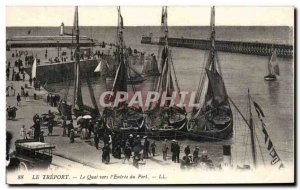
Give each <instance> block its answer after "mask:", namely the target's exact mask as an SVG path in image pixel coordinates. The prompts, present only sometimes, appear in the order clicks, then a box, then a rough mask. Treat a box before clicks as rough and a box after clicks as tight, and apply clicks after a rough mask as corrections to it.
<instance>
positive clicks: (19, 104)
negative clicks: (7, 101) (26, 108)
mask: <svg viewBox="0 0 300 190" xmlns="http://www.w3.org/2000/svg"><path fill="white" fill-rule="evenodd" d="M20 102H21V96H20V94H19V93H18V95H17V106H21V103H20Z"/></svg>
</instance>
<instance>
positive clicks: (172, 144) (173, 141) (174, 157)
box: [171, 140, 176, 162]
mask: <svg viewBox="0 0 300 190" xmlns="http://www.w3.org/2000/svg"><path fill="white" fill-rule="evenodd" d="M175 143H176V141H175V140H172V142H171V152H172V161H173V162H175V160H176V152H175V146H176V145H175Z"/></svg>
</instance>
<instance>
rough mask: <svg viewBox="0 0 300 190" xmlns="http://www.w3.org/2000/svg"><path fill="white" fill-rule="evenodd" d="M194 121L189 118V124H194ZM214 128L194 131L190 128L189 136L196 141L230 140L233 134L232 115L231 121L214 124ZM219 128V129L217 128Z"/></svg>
mask: <svg viewBox="0 0 300 190" xmlns="http://www.w3.org/2000/svg"><path fill="white" fill-rule="evenodd" d="M192 122H193V121H192V120H189V123H188V126H190V125H192V124H191V123H192ZM214 128H216V129H213V130H203V131H193V130H188V132H187V135H188V138H189V139H191V140H194V141H199V142H202V141H206V142H215V141H223V140H228V139H230V138H231V137H232V135H233V121H232V117H231V119H230V121H229V122H228V123H226V124H224V125H219V126H214ZM217 128H219V129H217Z"/></svg>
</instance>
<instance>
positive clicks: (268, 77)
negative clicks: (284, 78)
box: [264, 75, 276, 81]
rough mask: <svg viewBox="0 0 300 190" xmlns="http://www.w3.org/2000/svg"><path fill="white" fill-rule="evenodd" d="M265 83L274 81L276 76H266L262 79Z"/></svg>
mask: <svg viewBox="0 0 300 190" xmlns="http://www.w3.org/2000/svg"><path fill="white" fill-rule="evenodd" d="M264 79H265V81H275V80H276V76H275V75H267V76H265V77H264Z"/></svg>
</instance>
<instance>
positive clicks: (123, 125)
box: [103, 109, 146, 133]
mask: <svg viewBox="0 0 300 190" xmlns="http://www.w3.org/2000/svg"><path fill="white" fill-rule="evenodd" d="M114 114H116V113H114V110H109V109H107V110H105V111H104V112H103V115H105V117H106V125H107V127H108V128H109V129H111V130H112V131H116V132H124V133H144V132H145V130H146V128H145V119H144V117H143V116H142V115H141V116H140V117H135V118H134V117H130V116H126V117H123V118H122V119H121V122H116V119H115V118H114ZM117 114H120V113H117ZM137 114H140V113H137ZM125 121H126V122H125Z"/></svg>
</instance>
